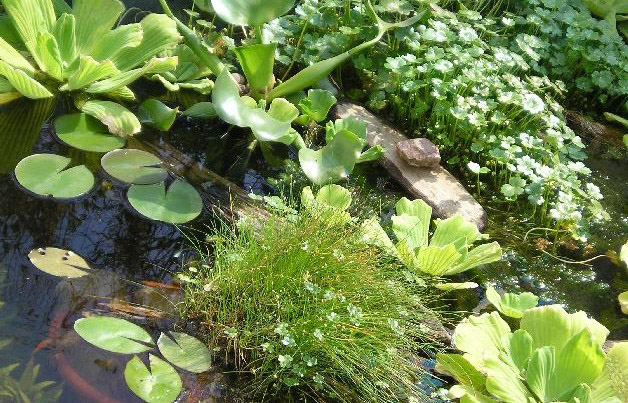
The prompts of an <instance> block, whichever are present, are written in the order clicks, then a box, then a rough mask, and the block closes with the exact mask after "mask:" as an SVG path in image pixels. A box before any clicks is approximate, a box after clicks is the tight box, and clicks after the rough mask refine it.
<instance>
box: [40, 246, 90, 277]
mask: <svg viewBox="0 0 628 403" xmlns="http://www.w3.org/2000/svg"><path fill="white" fill-rule="evenodd" d="M28 258H29V260H30V261H31V263H32V264H33V265H34V266H35V267H37V268H38V269H39V270H41V271H43V272H45V273H48V274H51V275H53V276H57V277H67V278H78V277H83V276H86V275H88V274H89V273H90V272H91V271H92V269H91V268H90V267H89V264H88V263H87V262H86V261H85V259H83V258H82V257H80V256H79V255H77V254H76V253H74V252H72V251H70V250H63V249H58V248H48V247H46V248H37V249H33V250H32V251H31V252H30V253H29V254H28Z"/></svg>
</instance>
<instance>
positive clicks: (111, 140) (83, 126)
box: [55, 113, 126, 153]
mask: <svg viewBox="0 0 628 403" xmlns="http://www.w3.org/2000/svg"><path fill="white" fill-rule="evenodd" d="M55 131H56V132H57V137H59V139H61V141H63V142H64V143H66V144H67V145H69V146H71V147H74V148H78V149H79V150H83V151H91V152H99V153H106V152H108V151H111V150H115V149H118V148H122V147H124V145H125V144H126V140H125V139H123V138H122V137H118V136H112V135H111V134H109V130H108V129H107V127H106V126H105V125H103V124H102V123H100V121H99V120H98V119H95V118H93V117H91V116H89V115H86V114H84V113H74V114H72V115H63V116H61V117H59V118H58V119H57V120H55Z"/></svg>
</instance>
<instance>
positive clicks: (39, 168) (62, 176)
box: [15, 154, 94, 199]
mask: <svg viewBox="0 0 628 403" xmlns="http://www.w3.org/2000/svg"><path fill="white" fill-rule="evenodd" d="M70 162H71V160H70V159H69V158H65V157H62V156H60V155H54V154H34V155H31V156H28V157H26V158H24V159H23V160H22V161H20V162H19V164H17V166H16V167H15V177H16V178H17V181H18V182H19V183H20V185H22V186H24V187H25V188H26V189H28V190H30V191H31V192H33V193H36V194H38V195H41V196H52V197H57V198H64V199H69V198H73V197H78V196H81V195H83V194H85V193H87V192H89V191H90V190H91V189H92V188H93V187H94V175H93V174H92V173H91V172H90V171H89V169H87V167H85V166H84V165H80V166H75V167H72V168H68V169H66V168H67V167H68V165H70Z"/></svg>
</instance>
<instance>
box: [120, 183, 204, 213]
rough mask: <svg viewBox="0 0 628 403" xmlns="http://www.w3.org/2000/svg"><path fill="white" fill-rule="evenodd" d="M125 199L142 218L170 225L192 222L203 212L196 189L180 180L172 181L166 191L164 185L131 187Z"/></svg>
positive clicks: (201, 202) (201, 201)
mask: <svg viewBox="0 0 628 403" xmlns="http://www.w3.org/2000/svg"><path fill="white" fill-rule="evenodd" d="M127 197H128V199H129V202H130V203H131V206H133V208H134V209H135V210H137V211H138V212H139V213H140V214H142V215H143V216H145V217H148V218H151V219H153V220H157V221H163V222H168V223H172V224H182V223H186V222H188V221H192V220H194V219H195V218H196V217H198V216H199V215H200V214H201V212H202V211H203V200H202V199H201V196H200V195H199V194H198V192H197V191H196V189H194V187H193V186H192V185H190V184H188V183H186V182H183V181H180V180H176V181H174V183H172V185H170V187H169V188H168V189H167V190H166V185H165V184H164V183H159V184H156V185H132V186H131V187H130V188H129V192H128V193H127Z"/></svg>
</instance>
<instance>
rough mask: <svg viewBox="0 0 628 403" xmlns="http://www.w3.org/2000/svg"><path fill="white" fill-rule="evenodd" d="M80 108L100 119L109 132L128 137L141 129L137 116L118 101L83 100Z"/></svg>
mask: <svg viewBox="0 0 628 403" xmlns="http://www.w3.org/2000/svg"><path fill="white" fill-rule="evenodd" d="M80 109H81V111H83V112H84V113H86V114H88V115H90V116H93V117H95V118H96V119H98V120H100V121H101V122H102V123H103V124H104V125H105V126H107V129H108V130H109V133H111V134H115V135H118V136H122V137H128V136H132V135H134V134H137V133H139V132H140V131H141V130H142V124H141V123H140V121H139V120H138V119H137V117H136V116H135V115H134V114H133V113H131V111H129V110H128V109H126V108H125V107H124V106H122V105H120V104H118V103H115V102H111V101H98V100H91V101H87V102H85V103H84V104H83V105H82V106H81V107H80Z"/></svg>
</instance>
